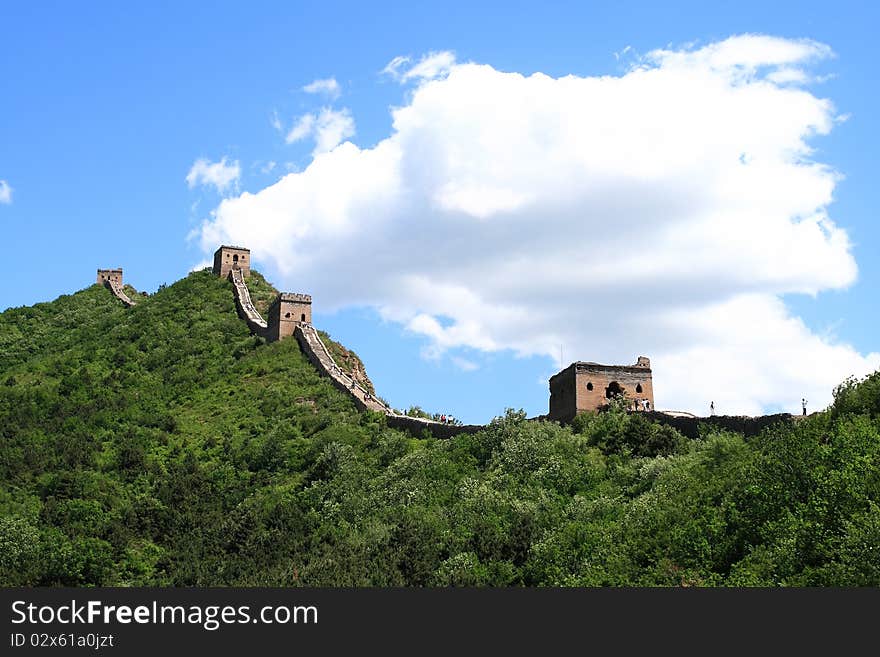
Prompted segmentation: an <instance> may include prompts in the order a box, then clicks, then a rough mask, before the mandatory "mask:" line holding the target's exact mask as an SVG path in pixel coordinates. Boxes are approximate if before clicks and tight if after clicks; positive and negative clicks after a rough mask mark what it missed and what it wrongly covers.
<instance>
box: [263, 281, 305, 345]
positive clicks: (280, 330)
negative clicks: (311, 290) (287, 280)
mask: <svg viewBox="0 0 880 657" xmlns="http://www.w3.org/2000/svg"><path fill="white" fill-rule="evenodd" d="M268 316H269V317H268V322H267V323H268V325H269V326H268V329H267V336H266V339H267V340H269V342H274V341H275V340H280V339H281V338H286V337H287V336H289V335H293V331H294V329H295V328H296V326H297V325H298V324H311V323H312V297H311V295H308V294H294V293H292V292H282V293H281V294H279V295H278V296H277V297H276V299H275V301H273V302H272V305H271V306H269V312H268Z"/></svg>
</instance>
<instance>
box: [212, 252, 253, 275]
mask: <svg viewBox="0 0 880 657" xmlns="http://www.w3.org/2000/svg"><path fill="white" fill-rule="evenodd" d="M233 269H240V270H241V275H242V276H247V275H248V274H250V273H251V250H250V249H245V248H244V247H241V246H221V247H220V248H219V249H217V250H216V251H215V252H214V274H216V275H217V276H219V277H220V278H226V277H227V276H229V272H230V271H232V270H233Z"/></svg>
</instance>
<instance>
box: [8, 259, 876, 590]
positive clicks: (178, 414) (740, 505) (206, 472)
mask: <svg viewBox="0 0 880 657" xmlns="http://www.w3.org/2000/svg"><path fill="white" fill-rule="evenodd" d="M251 286H252V288H253V294H254V298H255V299H259V300H261V301H265V300H266V299H268V298H270V297H271V288H270V286H268V284H266V283H265V282H264V281H262V279H260V278H258V277H255V278H254V279H253V280H252V281H251ZM0 583H2V584H4V585H7V586H8V585H22V584H23V585H74V586H82V585H90V584H101V585H208V584H217V585H223V584H234V585H270V586H275V585H284V586H292V585H330V586H335V585H355V586H361V585H379V586H384V585H661V586H668V585H795V586H797V585H849V584H853V585H878V584H880V375H878V374H875V375H873V376H872V377H870V378H869V379H868V380H866V381H862V382H855V381H848V382H845V383H844V384H843V385H842V386H841V387H840V388H839V389H838V390H837V391H836V402H835V404H834V406H833V407H832V408H831V409H830V410H829V411H828V412H826V413H822V414H817V415H814V416H810V417H808V418H805V419H802V420H799V421H798V422H797V423H796V424H794V425H792V426H788V427H786V426H778V427H774V428H772V429H770V430H768V431H766V432H765V433H764V434H762V435H760V436H758V437H756V438H751V439H748V440H745V439H743V438H742V437H741V436H739V435H735V434H725V433H711V434H707V435H704V436H703V437H702V438H701V439H700V440H696V441H689V440H685V439H684V438H683V437H682V436H681V435H680V434H678V433H677V432H675V431H674V430H671V429H669V428H667V427H662V426H659V425H655V424H652V423H650V422H648V421H646V420H645V419H644V417H642V416H641V415H639V414H632V415H628V414H627V413H626V412H625V411H624V410H623V409H621V408H619V407H615V408H612V409H611V410H610V411H609V412H607V413H602V414H599V415H586V416H582V417H580V418H578V420H577V421H576V423H575V424H574V425H573V426H572V427H560V426H558V425H556V424H552V423H547V422H529V421H526V420H525V417H524V415H523V414H522V413H516V412H512V411H511V412H508V414H507V415H506V416H505V417H502V418H497V419H496V420H495V421H494V422H493V423H492V424H491V425H490V426H489V427H487V429H486V430H485V431H482V432H480V433H477V434H475V435H460V436H458V437H456V438H453V439H450V440H445V441H439V440H433V439H424V438H418V439H417V438H413V437H410V436H408V435H406V434H403V433H400V432H398V431H395V430H391V429H389V428H388V427H387V426H386V425H385V423H384V418H383V417H381V416H379V415H376V414H371V413H366V414H359V413H358V412H357V411H356V410H355V408H354V407H353V405H352V404H351V402H350V401H349V400H348V398H347V397H346V396H345V395H344V394H343V393H341V392H339V391H337V390H336V389H334V388H333V386H332V385H330V383H329V382H328V380H327V379H322V378H321V377H320V376H318V374H317V373H316V371H315V370H314V369H313V368H312V367H311V366H310V365H309V363H308V361H307V360H306V359H305V357H304V356H303V355H302V354H301V352H300V350H299V348H298V345H297V343H296V341H295V340H284V341H281V342H278V343H274V344H270V345H267V344H265V343H264V342H263V340H261V339H259V338H254V337H252V336H250V335H249V334H248V331H247V329H246V327H245V325H244V323H243V322H242V321H240V320H239V319H238V318H237V316H236V313H235V309H234V304H233V299H232V291H231V285H230V284H229V283H228V282H226V281H222V280H219V279H217V278H215V277H213V276H211V275H210V273H208V272H198V273H194V274H191V275H190V276H189V277H188V278H186V279H184V280H182V281H179V282H177V283H175V284H174V285H170V286H168V287H166V288H164V289H162V290H160V291H159V292H157V293H156V294H155V295H152V296H150V297H146V298H140V299H139V303H138V305H137V306H136V307H134V308H131V309H125V308H123V307H122V305H121V304H120V303H119V302H118V301H117V300H115V299H114V298H113V297H112V295H110V294H109V292H107V290H105V289H103V288H101V287H98V286H94V287H91V288H88V289H86V290H84V291H81V292H79V293H77V294H74V295H71V296H64V297H61V298H59V299H57V300H56V301H54V302H52V303H46V304H38V305H36V306H34V307H31V308H16V309H11V310H8V311H6V312H4V313H2V314H0Z"/></svg>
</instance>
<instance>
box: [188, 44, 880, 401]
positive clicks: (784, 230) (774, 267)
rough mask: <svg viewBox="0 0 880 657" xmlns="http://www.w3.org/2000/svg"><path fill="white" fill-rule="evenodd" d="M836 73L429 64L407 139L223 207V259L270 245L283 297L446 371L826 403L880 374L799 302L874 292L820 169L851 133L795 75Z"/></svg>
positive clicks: (737, 48) (709, 53)
mask: <svg viewBox="0 0 880 657" xmlns="http://www.w3.org/2000/svg"><path fill="white" fill-rule="evenodd" d="M829 56H831V52H830V50H829V49H828V48H827V46H824V45H821V44H816V43H815V42H811V41H803V40H788V39H779V38H773V37H766V36H756V35H746V36H743V37H734V38H731V39H728V40H726V41H722V42H719V43H714V44H709V45H707V46H705V47H702V48H685V49H679V50H671V49H667V50H662V51H654V52H653V53H650V54H649V55H648V56H646V57H644V58H642V59H641V60H640V64H639V65H638V66H637V67H635V68H633V69H632V70H629V71H627V72H626V73H625V74H622V75H620V76H602V77H578V76H574V75H569V76H565V77H562V78H552V77H549V76H547V75H543V74H541V73H536V74H533V75H529V76H523V75H520V74H518V73H509V72H502V71H498V70H495V69H494V68H492V67H490V66H486V65H478V64H473V63H468V64H453V63H450V64H449V67H448V71H447V73H448V74H447V75H445V77H441V78H438V79H432V78H433V77H434V76H432V75H429V74H428V68H431V67H427V66H426V67H424V68H423V69H422V71H423V72H424V73H425V75H422V74H421V73H420V74H419V75H415V74H412V76H411V77H410V78H409V79H414V80H416V81H417V84H416V86H415V88H414V90H413V92H412V94H411V96H410V97H409V99H408V101H407V103H406V104H405V105H404V106H403V107H400V108H397V109H395V110H394V111H393V130H392V134H391V135H390V136H389V137H388V138H386V139H385V140H383V141H381V142H380V143H379V144H377V145H376V146H375V147H373V148H367V149H361V148H358V147H357V146H355V145H354V144H352V143H350V142H349V143H345V144H342V145H340V146H338V147H336V148H334V149H333V150H332V152H326V151H327V150H329V149H323V150H319V149H318V148H317V147H316V154H318V156H317V157H315V159H314V160H313V161H312V163H311V164H310V165H309V166H308V167H306V168H305V169H304V170H303V171H300V172H296V173H290V174H288V175H286V176H284V177H283V178H282V179H281V180H279V181H278V182H276V183H275V184H273V185H270V186H268V187H266V188H265V189H263V190H262V191H260V192H258V193H256V194H249V193H245V194H242V195H241V196H240V197H238V198H230V199H226V200H224V201H223V202H222V203H221V204H220V205H219V206H218V207H217V209H216V210H215V212H214V213H213V215H212V218H211V219H210V220H208V221H206V222H205V223H204V225H203V226H202V228H201V239H202V246H203V248H204V249H205V252H206V253H210V252H212V251H213V250H214V249H215V248H216V246H217V244H220V243H223V242H232V243H243V244H247V245H248V246H249V247H250V248H251V249H252V250H254V251H255V252H259V253H260V254H261V260H262V261H263V262H264V263H266V264H267V265H268V267H269V268H270V269H271V270H273V271H272V272H271V273H272V275H273V276H275V277H276V278H277V279H279V284H280V285H283V286H284V287H287V288H289V289H296V290H303V291H309V292H311V293H312V294H313V295H314V298H315V299H316V302H318V303H320V305H321V306H322V307H323V308H330V309H332V308H335V307H343V306H347V305H354V304H369V305H371V306H373V307H375V308H378V309H379V311H380V312H381V314H382V316H383V317H384V318H385V319H388V320H391V321H394V322H397V323H399V324H400V325H401V326H403V327H405V328H406V329H408V330H411V331H415V332H418V333H420V334H422V335H424V336H426V338H427V339H428V340H429V345H430V346H429V348H428V349H427V350H426V353H427V354H428V355H429V356H430V355H433V356H437V355H439V354H444V353H447V354H448V355H450V356H455V357H458V356H457V352H456V350H457V349H459V348H462V347H466V348H470V349H477V350H482V351H496V350H502V349H509V350H512V351H513V352H514V353H516V354H519V355H533V354H543V355H546V356H547V357H548V358H550V359H552V360H553V361H558V359H559V353H560V347H562V349H563V351H564V354H565V356H566V359H567V360H575V359H581V360H596V361H599V362H605V363H623V364H626V363H631V362H634V361H635V358H636V356H638V355H642V354H643V355H647V356H650V357H651V360H652V365H653V368H654V380H655V395H656V404H657V406H658V408H675V409H678V410H689V411H694V412H697V413H705V411H706V409H707V408H708V403H709V401H710V400H713V401H715V404H716V407H717V408H718V410H719V412H726V413H758V412H761V411H762V410H775V409H777V408H780V407H781V408H785V409H789V410H792V411H798V410H799V401H800V398H801V397H806V398H807V399H808V400H809V401H810V408H811V409H813V408H819V407H821V406H824V405H825V404H826V403H827V402H828V401H829V400H830V395H831V390H832V388H833V387H834V386H835V385H836V384H837V383H839V382H840V381H841V380H842V379H843V378H845V377H846V376H847V375H850V374H854V375H862V374H865V373H867V372H869V371H871V370H873V369H875V368H877V367H878V366H880V354H876V353H872V354H867V355H864V354H860V353H859V352H857V351H856V350H855V349H853V348H852V347H851V346H848V345H846V344H842V343H840V342H837V341H835V340H834V339H833V338H832V337H831V336H828V335H820V334H817V333H816V332H813V331H811V330H810V329H809V328H808V327H807V326H805V325H804V323H803V322H802V321H801V320H800V319H799V318H797V317H795V316H793V315H792V314H791V313H790V311H789V310H788V309H787V308H786V307H785V305H784V304H783V302H782V301H781V300H780V299H781V295H783V294H791V293H803V294H809V295H816V294H818V293H819V292H821V291H823V290H830V289H842V288H846V287H847V286H849V285H851V284H852V283H853V282H854V281H855V280H856V277H857V266H856V263H855V260H854V259H853V256H852V253H851V245H850V242H849V238H848V236H847V233H846V231H845V230H844V229H842V228H841V227H839V226H837V225H836V224H835V222H834V221H833V220H832V218H831V217H830V216H829V214H828V209H829V205H830V203H831V200H832V194H833V192H834V189H835V186H836V183H837V181H838V180H839V178H840V176H839V174H838V173H836V172H835V171H834V170H833V169H831V168H830V167H829V166H828V165H825V164H823V163H821V162H818V161H814V160H813V159H812V156H813V154H814V152H813V148H812V146H811V142H812V140H813V139H814V138H815V137H816V136H818V135H825V134H827V133H828V132H830V130H831V129H832V128H833V127H834V125H835V124H836V121H837V120H838V118H839V117H837V116H836V114H835V109H834V107H833V105H832V103H831V102H830V101H829V100H827V99H823V98H820V97H817V96H815V95H814V94H812V93H811V92H810V91H809V90H807V89H805V88H804V87H803V86H802V85H800V84H798V78H797V76H793V75H791V74H790V73H782V72H783V71H787V70H796V69H797V70H803V71H805V74H806V71H807V70H808V69H807V67H808V65H809V64H810V62H811V61H814V60H817V59H821V58H827V57H829ZM422 61H423V62H424V61H426V60H425V59H423V60H422ZM392 64H393V66H392ZM392 64H389V67H391V69H390V71H389V72H393V73H395V74H396V75H397V76H398V77H400V78H403V77H404V76H405V75H407V74H408V73H409V72H410V71H413V70H415V69H416V68H417V67H412V68H410V69H406V68H405V67H406V65H407V64H409V62H407V61H401V62H398V63H396V64H395V63H394V62H392ZM420 64H421V62H420ZM437 70H439V69H437ZM780 75H782V79H784V81H785V83H784V84H781V83H780V82H778V81H774V77H776V79H777V80H779V76H780ZM312 121H313V123H312V125H311V127H310V128H309V130H308V131H306V132H305V133H304V134H306V135H311V136H314V135H315V134H316V132H317V127H316V126H317V125H318V123H319V117H318V116H317V115H316V116H314V118H313V119H312ZM352 132H353V129H352ZM303 138H304V137H303ZM339 141H340V139H336V138H332V139H331V138H328V140H327V143H333V144H334V145H335V144H337V143H338V142H339ZM819 302H821V301H819ZM557 364H559V363H557ZM511 403H512V404H515V400H511Z"/></svg>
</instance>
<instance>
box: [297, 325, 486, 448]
mask: <svg viewBox="0 0 880 657" xmlns="http://www.w3.org/2000/svg"><path fill="white" fill-rule="evenodd" d="M294 336H295V337H296V339H297V342H299V345H300V347H301V348H302V350H303V353H304V354H305V355H306V357H307V358H308V359H309V361H310V362H311V363H312V365H314V366H315V368H316V369H317V370H318V371H319V372H321V373H322V374H324V375H326V376H328V377H329V378H330V381H331V382H332V383H333V385H334V386H335V387H336V388H337V389H339V390H341V391H342V392H344V393H346V394H347V395H349V396H350V397H351V399H352V401H354V405H355V406H356V407H357V408H358V410H360V411H367V410H369V411H377V412H379V413H383V414H384V415H385V417H386V419H387V421H388V426H389V427H393V428H395V429H401V430H404V431H409V432H411V433H413V434H414V435H417V436H418V435H421V434H422V433H423V432H424V431H426V430H427V431H428V432H429V433H430V434H431V435H432V436H434V437H435V438H449V437H451V436H454V435H456V434H459V433H476V432H477V431H480V430H481V429H484V428H485V427H483V426H479V425H464V426H456V425H453V424H444V423H443V422H436V421H434V420H428V419H425V418H417V417H409V416H408V415H399V414H397V413H395V412H394V409H392V408H391V407H389V406H386V405H385V404H384V403H382V401H380V400H379V399H377V398H376V396H375V395H373V394H371V393H370V392H369V391H368V390H367V389H366V388H364V387H363V386H362V385H361V384H360V383H359V382H358V381H356V380H355V379H353V378H351V377H350V376H349V375H348V374H346V373H345V372H343V371H342V370H341V369H340V368H339V366H338V365H337V364H336V362H335V361H334V360H333V357H332V356H331V355H330V351H329V350H328V349H327V346H326V345H325V344H324V342H323V340H321V336H319V335H318V332H317V331H316V330H315V327H314V326H312V325H311V324H302V323H300V324H298V325H297V326H296V328H295V330H294Z"/></svg>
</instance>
